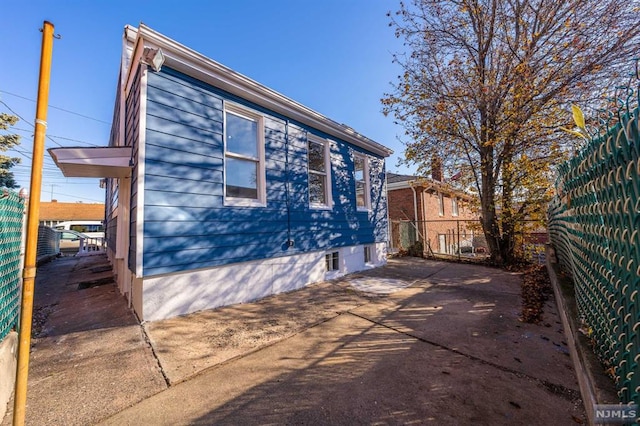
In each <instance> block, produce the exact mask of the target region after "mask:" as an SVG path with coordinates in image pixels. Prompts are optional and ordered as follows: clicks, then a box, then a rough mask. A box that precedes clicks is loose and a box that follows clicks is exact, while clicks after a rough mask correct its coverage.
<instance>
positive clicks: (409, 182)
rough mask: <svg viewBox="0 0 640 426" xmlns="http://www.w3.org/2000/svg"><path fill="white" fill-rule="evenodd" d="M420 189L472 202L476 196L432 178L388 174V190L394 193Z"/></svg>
mask: <svg viewBox="0 0 640 426" xmlns="http://www.w3.org/2000/svg"><path fill="white" fill-rule="evenodd" d="M412 187H413V188H418V187H422V188H424V189H427V190H428V189H431V190H433V191H437V192H442V193H445V194H451V195H455V196H456V197H458V198H462V199H466V200H471V199H472V198H473V197H474V196H473V195H472V194H469V193H467V192H465V191H462V190H460V189H456V188H454V187H452V186H451V185H449V184H448V183H446V182H439V181H437V180H434V179H432V178H428V177H422V176H412V175H400V174H396V173H392V172H387V190H388V191H393V190H394V189H404V188H412Z"/></svg>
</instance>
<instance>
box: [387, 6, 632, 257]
mask: <svg viewBox="0 0 640 426" xmlns="http://www.w3.org/2000/svg"><path fill="white" fill-rule="evenodd" d="M389 16H390V17H391V23H390V25H391V26H394V27H395V32H396V36H397V37H399V38H402V39H404V45H405V47H406V52H404V53H402V54H400V53H398V54H397V55H395V57H394V60H395V62H397V63H398V64H400V66H401V67H402V70H403V72H402V75H400V76H398V81H397V82H396V83H395V84H394V90H393V91H392V92H391V93H388V94H386V95H385V97H384V98H383V99H382V103H383V111H384V113H385V114H392V115H394V116H395V118H396V120H397V122H398V123H400V124H402V125H403V126H404V128H405V130H406V135H405V136H406V137H407V139H408V140H406V141H405V145H406V151H405V161H406V162H407V163H408V164H416V165H417V166H418V169H419V172H421V173H425V174H426V173H428V171H429V168H430V164H431V160H432V156H433V155H434V154H436V155H438V156H439V157H440V158H441V159H442V162H443V165H444V166H445V167H446V168H447V169H449V170H450V171H463V176H465V177H466V184H467V185H468V188H473V189H475V190H476V191H477V193H478V194H479V202H480V205H479V208H480V212H481V222H482V227H483V231H484V234H485V236H486V237H487V244H488V246H489V249H490V252H491V257H492V260H493V261H494V262H496V263H509V262H511V261H512V260H514V259H513V258H514V245H515V235H516V233H517V232H518V227H519V226H521V224H522V223H523V220H524V219H528V218H535V217H542V216H543V211H545V210H546V203H547V201H548V199H549V197H550V195H551V191H552V190H551V181H552V179H553V172H552V166H553V165H554V164H557V163H558V162H559V161H560V160H562V159H563V158H564V156H565V154H566V152H568V150H569V146H568V144H572V143H575V138H572V137H571V136H569V135H568V134H566V133H565V132H562V131H560V130H559V128H560V126H562V125H566V123H567V122H569V119H570V116H568V114H567V112H566V111H567V110H568V106H569V105H570V104H571V103H572V102H575V103H579V104H580V105H588V104H589V103H590V102H591V101H592V99H593V98H594V97H595V95H597V94H600V93H606V92H607V91H608V90H609V84H610V82H611V81H613V80H614V79H615V77H616V76H617V75H618V73H619V72H618V70H620V69H622V70H625V71H626V70H628V69H629V63H630V61H631V60H632V59H633V57H634V55H637V54H638V52H640V45H639V41H640V10H639V8H638V4H637V2H630V1H628V0H627V1H623V0H599V1H594V0H569V1H555V0H413V1H412V3H411V4H405V3H401V4H400V10H399V11H398V12H397V13H395V14H393V15H392V14H389ZM458 181H459V182H460V180H458Z"/></svg>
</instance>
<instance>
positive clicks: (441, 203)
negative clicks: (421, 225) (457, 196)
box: [438, 192, 444, 216]
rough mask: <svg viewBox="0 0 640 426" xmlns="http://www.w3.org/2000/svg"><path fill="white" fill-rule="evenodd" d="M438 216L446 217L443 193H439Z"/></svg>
mask: <svg viewBox="0 0 640 426" xmlns="http://www.w3.org/2000/svg"><path fill="white" fill-rule="evenodd" d="M438 214H439V215H440V216H444V194H443V193H442V192H439V193H438Z"/></svg>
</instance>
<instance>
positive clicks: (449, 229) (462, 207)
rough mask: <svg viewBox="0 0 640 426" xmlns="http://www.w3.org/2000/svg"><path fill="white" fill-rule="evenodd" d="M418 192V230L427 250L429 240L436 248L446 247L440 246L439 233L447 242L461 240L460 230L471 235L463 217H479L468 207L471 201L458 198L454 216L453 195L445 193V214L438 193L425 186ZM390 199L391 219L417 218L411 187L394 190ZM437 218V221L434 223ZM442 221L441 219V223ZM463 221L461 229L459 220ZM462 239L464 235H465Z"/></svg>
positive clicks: (433, 248)
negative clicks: (459, 236)
mask: <svg viewBox="0 0 640 426" xmlns="http://www.w3.org/2000/svg"><path fill="white" fill-rule="evenodd" d="M416 193H417V209H418V230H419V234H420V239H421V240H424V242H425V251H428V245H427V240H428V243H429V244H430V245H431V249H432V250H433V251H441V250H444V247H440V243H441V239H442V238H441V237H439V234H442V235H445V236H446V237H445V241H446V244H447V245H448V244H451V243H455V244H457V242H458V237H457V234H458V230H460V233H461V234H469V233H470V230H469V225H468V224H467V223H465V222H463V221H464V220H477V219H478V217H477V215H475V214H474V213H473V212H472V211H471V209H470V208H469V206H468V203H465V202H463V201H462V200H460V199H459V200H458V215H457V216H454V215H453V206H452V202H451V200H452V196H451V195H449V194H444V195H443V201H444V214H443V215H440V207H439V202H438V197H439V195H438V193H437V192H434V191H433V190H428V191H425V190H424V189H423V188H422V187H417V188H416ZM388 200H389V219H390V220H392V221H398V220H403V221H406V220H415V219H414V207H413V206H414V204H413V200H414V199H413V191H412V190H411V188H403V189H394V190H390V191H389V192H388ZM434 221H436V222H434ZM440 221H441V222H440ZM457 221H460V223H459V225H460V227H459V228H458V222H457ZM462 238H463V237H462Z"/></svg>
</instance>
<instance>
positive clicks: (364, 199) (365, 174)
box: [354, 154, 370, 210]
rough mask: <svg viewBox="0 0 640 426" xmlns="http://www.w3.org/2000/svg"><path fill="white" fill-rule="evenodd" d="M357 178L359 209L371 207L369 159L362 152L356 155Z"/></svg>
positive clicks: (357, 202)
mask: <svg viewBox="0 0 640 426" xmlns="http://www.w3.org/2000/svg"><path fill="white" fill-rule="evenodd" d="M354 165H355V180H356V206H357V207H358V210H368V209H369V205H370V204H369V192H370V190H369V161H368V159H367V157H366V156H364V155H362V154H355V155H354Z"/></svg>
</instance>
